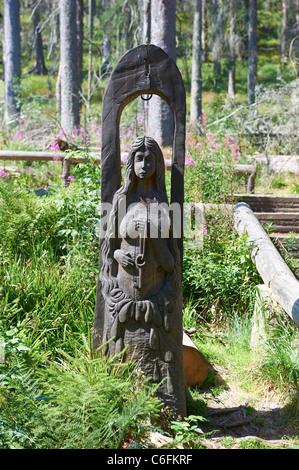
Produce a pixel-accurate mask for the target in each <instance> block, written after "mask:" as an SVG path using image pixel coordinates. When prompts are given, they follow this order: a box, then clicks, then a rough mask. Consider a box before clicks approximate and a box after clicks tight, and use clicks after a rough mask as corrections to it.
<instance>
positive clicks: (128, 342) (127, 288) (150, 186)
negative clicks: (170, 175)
mask: <svg viewBox="0 0 299 470" xmlns="http://www.w3.org/2000/svg"><path fill="white" fill-rule="evenodd" d="M167 205H168V200H167V194H166V188H165V163H164V158H163V155H162V152H161V149H160V147H159V146H158V144H157V143H156V142H155V140H154V139H152V138H150V137H139V138H137V139H136V140H135V141H134V142H133V144H132V147H131V150H130V153H129V157H128V161H127V165H126V171H125V178H124V184H123V186H121V188H120V189H119V190H118V191H117V192H116V194H115V196H114V198H113V205H112V212H111V214H110V220H109V222H108V226H107V231H106V236H105V239H104V242H103V245H102V253H103V254H102V256H103V258H102V261H103V263H102V266H101V269H100V275H99V278H100V281H101V285H102V293H103V298H104V302H105V322H104V330H103V342H104V343H106V353H107V352H108V351H109V353H110V354H112V355H114V354H116V353H120V352H121V351H122V350H123V349H124V347H125V346H126V347H127V350H126V353H125V354H126V355H127V356H128V357H133V358H134V360H135V361H136V362H137V365H138V367H139V368H140V369H141V370H142V372H143V373H144V374H145V375H146V376H147V377H151V378H152V379H153V381H154V382H161V381H162V379H163V378H164V377H165V378H166V380H165V382H164V383H163V384H162V385H161V387H160V391H159V394H160V395H163V398H164V401H166V402H167V403H169V404H170V405H171V406H174V407H176V403H175V400H174V398H173V396H174V395H175V396H176V395H177V394H176V393H175V389H176V388H178V389H181V386H182V383H184V376H183V370H182V351H181V348H180V347H179V348H178V345H181V344H182V324H181V316H182V299H181V296H180V286H179V285H178V284H179V283H180V269H181V267H180V256H179V251H178V247H177V243H176V240H175V239H174V238H173V236H172V226H171V220H170V216H169V215H170V214H169V212H168V210H167ZM120 213H122V218H120ZM109 340H111V341H109ZM179 369H181V370H180V374H178V370H179ZM180 375H181V376H180ZM178 380H180V381H181V382H180V384H179V386H178ZM182 381H183V382H182ZM181 399H182V400H183V399H184V396H182V398H181Z"/></svg>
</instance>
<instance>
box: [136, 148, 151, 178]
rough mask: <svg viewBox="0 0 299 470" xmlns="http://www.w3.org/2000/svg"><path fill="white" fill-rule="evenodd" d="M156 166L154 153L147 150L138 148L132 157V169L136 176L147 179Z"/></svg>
mask: <svg viewBox="0 0 299 470" xmlns="http://www.w3.org/2000/svg"><path fill="white" fill-rule="evenodd" d="M155 168H156V160H155V155H154V154H153V153H152V152H151V151H149V150H144V151H142V150H139V151H137V152H136V154H135V157H134V171H135V174H136V176H137V177H138V178H140V179H148V178H150V177H151V176H153V174H154V172H155Z"/></svg>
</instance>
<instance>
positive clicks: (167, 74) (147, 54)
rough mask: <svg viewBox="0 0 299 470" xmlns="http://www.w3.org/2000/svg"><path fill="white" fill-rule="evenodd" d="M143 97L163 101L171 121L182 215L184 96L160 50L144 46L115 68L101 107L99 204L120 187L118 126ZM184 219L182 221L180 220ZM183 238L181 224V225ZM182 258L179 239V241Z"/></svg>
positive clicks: (174, 180)
mask: <svg viewBox="0 0 299 470" xmlns="http://www.w3.org/2000/svg"><path fill="white" fill-rule="evenodd" d="M143 94H156V95H159V96H160V97H161V98H162V99H164V100H165V101H166V102H167V104H168V105H169V107H170V109H171V110H172V113H173V117H174V139H173V151H172V168H171V203H179V204H180V206H181V210H182V214H183V203H184V165H185V133H186V96H185V88H184V84H183V80H182V76H181V74H180V72H179V70H178V68H177V66H176V64H175V62H174V61H173V60H172V59H171V58H170V57H169V56H168V55H167V54H166V52H164V51H163V50H162V49H161V48H159V47H157V46H155V45H152V44H144V45H140V46H137V47H135V48H134V49H131V50H130V51H129V52H127V53H126V54H125V55H124V56H123V57H122V58H121V59H120V60H119V62H118V63H117V65H116V66H115V68H114V70H113V72H112V74H111V76H110V79H109V81H108V84H107V87H106V90H105V94H104V97H103V103H102V153H101V201H102V202H111V201H112V198H113V196H114V194H115V192H116V191H117V190H118V189H119V187H120V185H121V159H120V137H119V123H120V118H121V114H122V111H123V109H124V108H125V106H126V105H127V104H128V103H130V102H131V101H132V100H134V99H136V98H137V97H138V96H140V95H143ZM182 219H183V217H182ZM181 230H182V231H181V234H183V221H182V222H181ZM178 244H179V248H180V252H181V256H182V237H181V239H180V240H178Z"/></svg>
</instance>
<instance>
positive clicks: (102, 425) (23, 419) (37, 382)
mask: <svg viewBox="0 0 299 470" xmlns="http://www.w3.org/2000/svg"><path fill="white" fill-rule="evenodd" d="M83 342H84V341H83ZM76 352H77V354H74V355H73V356H71V355H69V354H67V353H64V352H63V351H60V352H59V355H60V358H59V359H58V360H57V361H55V362H48V363H47V365H46V367H45V366H44V367H40V366H39V367H36V368H32V365H31V368H30V370H29V367H28V365H27V364H26V362H24V361H23V362H21V363H16V364H15V365H14V366H13V372H12V371H11V372H10V373H9V374H8V376H7V377H6V378H5V379H3V380H2V382H1V381H0V383H1V390H2V396H3V400H2V402H1V401H0V410H1V417H2V419H3V421H2V422H1V426H2V428H0V429H1V431H0V443H1V445H2V448H3V447H5V446H8V444H7V438H8V436H9V438H10V447H11V446H15V445H16V444H17V445H18V446H21V447H26V448H48V449H50V448H61V449H92V448H102V449H103V448H107V449H108V448H117V447H119V446H120V445H121V443H122V441H123V439H124V438H125V436H126V435H128V434H132V433H133V434H134V435H136V436H138V435H139V434H140V433H142V432H143V431H144V429H147V426H148V424H147V422H148V420H149V417H153V416H155V415H157V414H158V412H159V408H160V402H159V401H158V399H157V398H156V397H154V396H153V395H154V392H155V388H153V387H152V386H150V385H149V384H148V383H147V382H144V381H143V380H142V378H141V377H140V376H139V374H138V373H137V371H136V369H135V367H134V365H133V364H130V363H126V364H122V363H121V362H119V361H118V358H114V359H109V360H106V359H105V358H104V357H103V355H101V354H100V355H99V356H98V357H94V356H93V355H92V352H91V350H90V347H89V346H88V344H87V343H86V341H85V344H84V346H83V351H82V347H81V349H79V348H78V349H77V350H76ZM2 377H3V376H2ZM0 396H1V395H0ZM4 436H5V439H6V440H5V439H4Z"/></svg>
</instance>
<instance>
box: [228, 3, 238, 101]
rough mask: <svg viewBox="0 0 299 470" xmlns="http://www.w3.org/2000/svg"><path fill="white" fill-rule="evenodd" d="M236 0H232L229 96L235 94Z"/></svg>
mask: <svg viewBox="0 0 299 470" xmlns="http://www.w3.org/2000/svg"><path fill="white" fill-rule="evenodd" d="M236 6H237V5H236V0H230V23H229V71H228V96H229V97H230V98H233V97H234V96H235V93H236V90H235V35H236Z"/></svg>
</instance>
